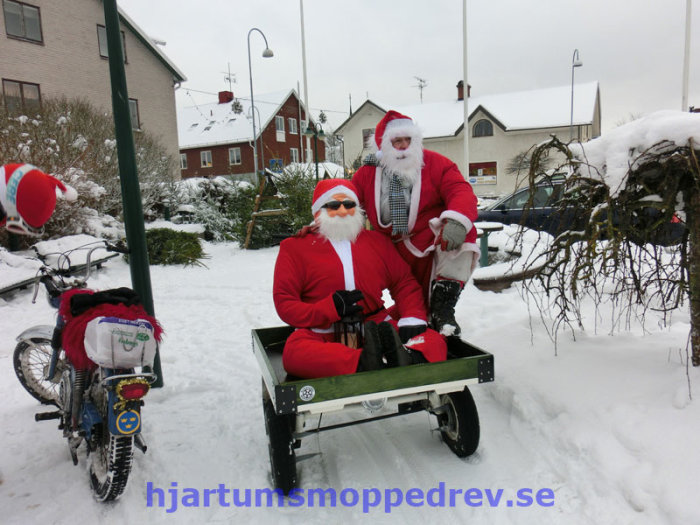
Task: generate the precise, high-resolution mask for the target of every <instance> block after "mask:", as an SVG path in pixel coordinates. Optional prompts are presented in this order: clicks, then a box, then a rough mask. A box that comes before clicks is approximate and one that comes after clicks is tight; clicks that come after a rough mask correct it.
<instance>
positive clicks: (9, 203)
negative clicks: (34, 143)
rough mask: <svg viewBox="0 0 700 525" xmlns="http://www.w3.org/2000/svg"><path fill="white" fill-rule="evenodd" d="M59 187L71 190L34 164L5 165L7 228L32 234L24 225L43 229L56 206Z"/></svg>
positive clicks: (0, 174)
mask: <svg viewBox="0 0 700 525" xmlns="http://www.w3.org/2000/svg"><path fill="white" fill-rule="evenodd" d="M56 188H58V189H59V190H61V191H62V192H64V193H65V192H67V191H68V188H67V187H66V186H65V185H64V184H63V183H62V182H61V181H59V180H58V179H56V178H55V177H52V176H51V175H47V174H46V173H44V172H42V171H40V170H39V169H38V168H36V167H35V166H32V165H31V164H6V165H5V166H1V167H0V196H2V204H3V205H4V206H5V209H6V212H7V229H8V230H13V229H16V230H17V233H32V232H29V231H26V226H24V224H26V225H28V226H29V227H31V228H41V227H42V226H43V225H44V223H46V221H48V220H49V218H51V214H52V213H53V210H54V208H55V207H56ZM23 223H24V224H23Z"/></svg>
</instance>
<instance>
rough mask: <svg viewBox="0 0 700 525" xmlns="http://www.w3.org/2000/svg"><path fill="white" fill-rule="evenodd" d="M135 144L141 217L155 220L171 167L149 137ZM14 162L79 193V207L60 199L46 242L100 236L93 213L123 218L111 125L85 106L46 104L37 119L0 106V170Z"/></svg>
mask: <svg viewBox="0 0 700 525" xmlns="http://www.w3.org/2000/svg"><path fill="white" fill-rule="evenodd" d="M134 141H135V149H136V163H137V170H138V174H139V181H140V184H141V192H142V199H143V200H142V205H143V209H144V214H146V215H153V214H155V213H157V212H158V206H159V205H160V204H161V203H162V201H163V199H164V198H166V197H169V196H170V194H171V192H172V189H173V187H172V183H173V181H172V173H173V170H172V166H174V161H173V160H172V158H171V157H169V156H168V154H167V152H166V150H165V148H163V147H162V146H161V145H160V144H159V143H158V142H157V141H156V140H155V139H153V138H152V137H151V136H150V135H149V134H148V133H147V132H141V133H137V134H135V135H134ZM13 162H26V163H29V164H33V165H35V166H37V167H39V168H40V169H42V170H43V171H45V172H47V173H51V174H53V175H55V176H56V177H57V178H59V179H60V180H62V181H63V182H65V183H66V184H69V185H71V186H72V187H74V188H75V189H76V190H77V192H78V201H77V202H66V201H63V200H60V199H59V201H58V203H57V205H56V211H55V212H54V215H53V217H52V219H51V220H50V221H49V222H48V223H47V224H46V228H45V229H46V235H47V236H49V237H55V236H61V235H69V234H77V233H93V234H99V233H102V232H97V231H94V227H95V225H96V224H97V223H96V222H95V220H94V219H95V212H96V213H97V215H98V216H103V215H108V216H111V217H117V218H118V217H120V216H121V213H122V200H121V182H120V179H119V168H118V162H117V143H116V140H115V137H114V121H113V119H112V116H111V114H110V113H106V112H103V111H101V110H99V109H97V108H95V107H94V106H92V105H91V104H90V103H89V102H87V101H85V100H80V99H70V100H69V99H66V98H56V99H51V98H44V99H42V107H41V109H40V110H39V112H38V113H37V114H35V115H19V116H18V115H16V114H11V113H8V112H7V111H6V109H5V108H4V107H2V106H0V164H9V163H13Z"/></svg>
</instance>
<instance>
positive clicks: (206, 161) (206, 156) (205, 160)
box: [199, 150, 211, 168]
mask: <svg viewBox="0 0 700 525" xmlns="http://www.w3.org/2000/svg"><path fill="white" fill-rule="evenodd" d="M199 158H200V159H202V168H211V151H210V150H207V151H200V152H199Z"/></svg>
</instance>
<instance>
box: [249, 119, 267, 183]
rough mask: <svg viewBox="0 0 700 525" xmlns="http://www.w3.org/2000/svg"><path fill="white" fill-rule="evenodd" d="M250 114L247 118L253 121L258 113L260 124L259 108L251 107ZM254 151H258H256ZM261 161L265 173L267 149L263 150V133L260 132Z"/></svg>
mask: <svg viewBox="0 0 700 525" xmlns="http://www.w3.org/2000/svg"><path fill="white" fill-rule="evenodd" d="M253 110H255V111H253ZM249 113H250V115H246V118H249V119H251V120H253V114H254V113H257V114H258V122H260V110H259V109H258V108H257V107H255V106H250V112H249ZM253 125H255V124H253ZM255 142H256V141H255V135H253V143H255ZM254 151H257V150H255V149H254ZM260 160H261V161H262V162H261V164H262V167H263V171H264V170H265V148H263V138H262V132H260Z"/></svg>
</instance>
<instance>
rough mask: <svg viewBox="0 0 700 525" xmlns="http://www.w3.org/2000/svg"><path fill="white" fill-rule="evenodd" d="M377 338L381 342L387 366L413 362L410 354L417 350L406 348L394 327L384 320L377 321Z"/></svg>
mask: <svg viewBox="0 0 700 525" xmlns="http://www.w3.org/2000/svg"><path fill="white" fill-rule="evenodd" d="M379 340H380V341H381V342H382V350H383V351H384V357H385V358H386V364H387V366H388V367H389V368H392V367H396V366H408V365H412V364H414V362H415V361H414V359H413V357H412V356H411V354H412V353H417V352H411V351H410V350H408V349H407V348H406V347H405V346H404V345H403V343H401V338H400V337H399V334H398V333H397V332H396V329H395V328H394V327H393V326H392V325H391V324H389V323H387V322H386V321H384V322H382V323H379Z"/></svg>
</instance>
